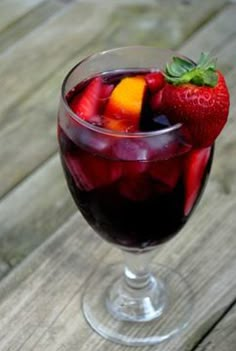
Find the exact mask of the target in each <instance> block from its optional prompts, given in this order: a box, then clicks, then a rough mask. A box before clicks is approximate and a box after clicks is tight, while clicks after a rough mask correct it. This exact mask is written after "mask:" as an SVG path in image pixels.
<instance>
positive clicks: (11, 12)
mask: <svg viewBox="0 0 236 351" xmlns="http://www.w3.org/2000/svg"><path fill="white" fill-rule="evenodd" d="M43 1H45V0H24V1H21V0H1V2H0V14H1V21H0V32H1V31H2V29H3V28H5V27H6V26H8V25H9V24H11V23H12V22H14V21H16V20H17V19H18V18H19V17H21V16H24V15H25V14H26V13H27V12H29V11H30V10H31V9H32V8H34V7H36V6H37V5H39V4H40V3H42V2H43Z"/></svg>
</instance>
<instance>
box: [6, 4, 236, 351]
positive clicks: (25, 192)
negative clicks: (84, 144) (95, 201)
mask: <svg viewBox="0 0 236 351" xmlns="http://www.w3.org/2000/svg"><path fill="white" fill-rule="evenodd" d="M235 18H236V4H234V2H233V1H231V2H230V1H225V0H202V1H201V0H199V1H193V0H192V1H191V0H182V1H175V0H173V1H168V0H167V1H166V0H159V1H158V0H156V1H155V0H136V1H135V0H120V1H119V0H114V1H113V0H106V1H99V0H97V1H91V0H84V1H69V0H68V1H66V0H64V1H63V0H46V1H45V0H1V1H0V82H1V85H0V89H1V94H0V95H1V100H0V101H1V103H0V126H1V129H0V159H1V169H0V195H1V201H0V277H1V281H0V351H29V350H34V351H39V350H40V351H49V350H50V351H56V350H57V351H59V350H60V351H65V350H68V351H75V350H76V351H78V350H80V351H83V350H86V351H89V350H94V349H96V350H97V351H98V350H102V351H103V350H112V351H116V350H128V349H129V348H128V347H122V346H119V345H116V344H112V343H110V342H108V341H104V340H103V339H102V338H101V337H100V336H98V335H97V334H96V333H94V332H93V331H92V330H91V329H90V328H89V327H88V325H87V323H86V322H85V320H84V318H83V316H82V313H81V311H80V295H81V291H82V289H83V286H84V283H85V282H86V281H87V279H88V278H89V277H90V276H91V275H92V274H93V273H94V270H95V269H96V268H97V267H102V266H105V265H107V264H108V263H109V262H113V261H115V260H118V259H119V257H120V256H119V255H120V254H119V252H117V251H118V250H115V249H113V248H111V247H110V246H109V245H108V244H107V243H105V242H103V241H102V240H101V239H100V238H99V237H98V236H97V235H95V234H94V233H93V232H92V230H91V229H90V228H89V227H88V225H87V224H86V223H85V221H84V220H83V219H82V217H81V216H80V214H79V213H78V211H77V209H76V207H75V205H74V203H73V201H72V199H71V197H70V195H69V192H68V190H67V187H66V185H65V180H64V177H63V174H62V170H61V166H60V163H59V158H58V153H57V141H56V114H57V106H58V101H59V90H60V85H61V82H62V79H63V78H64V76H65V74H66V73H67V71H68V70H69V68H71V67H72V66H73V65H74V64H75V63H76V62H78V61H79V60H80V59H81V58H83V57H85V56H87V55H88V54H89V53H92V52H96V51H98V50H103V49H107V48H111V47H115V46H122V45H129V44H146V45H147V44H148V45H156V46H160V47H170V48H175V49H176V48H177V49H179V51H181V52H182V53H184V54H186V55H188V56H190V57H192V58H196V57H197V56H198V54H199V52H200V51H211V52H212V53H214V54H215V55H216V56H217V57H218V60H219V66H220V68H221V69H222V70H223V72H224V73H225V75H226V77H227V81H228V84H229V87H230V90H231V97H232V98H231V112H230V120H229V122H228V125H227V127H226V128H225V129H224V132H223V133H222V134H221V136H220V137H219V139H218V141H217V147H216V154H215V161H214V165H213V169H212V173H211V177H210V180H209V183H208V186H207V189H206V191H205V194H204V197H203V199H202V201H201V205H200V206H199V208H198V209H197V211H196V212H195V214H194V216H193V217H192V219H191V220H190V222H189V224H188V225H187V226H186V227H185V228H184V230H183V231H182V233H181V235H179V236H177V237H176V238H175V239H173V240H171V241H170V242H169V243H167V244H166V245H164V246H163V247H161V248H160V249H159V252H157V257H156V259H155V260H157V261H159V262H161V263H164V264H165V263H168V265H170V266H173V267H176V268H177V269H178V270H179V271H180V272H181V273H182V274H183V275H184V276H185V277H186V278H187V279H188V280H189V282H190V284H191V285H192V287H193V290H194V294H195V299H196V306H195V310H194V315H193V320H192V322H191V326H190V328H189V329H187V330H186V331H185V332H184V333H183V334H181V336H179V337H176V338H173V339H171V341H170V342H168V343H164V344H161V345H159V346H155V347H150V348H149V347H143V348H142V350H149V349H150V350H151V349H152V350H162V351H167V350H168V351H174V350H175V351H178V350H181V351H187V350H188V351H190V350H191V351H193V350H197V351H203V350H204V351H212V350H219V351H226V350H227V351H235V350H236V303H235V302H236V167H235V166H236V161H235V159H236V158H235V156H236V137H235V135H236V134H235V130H236V120H235V118H234V117H235V116H234V114H235V112H236V100H235V98H234V96H235V93H236V22H235Z"/></svg>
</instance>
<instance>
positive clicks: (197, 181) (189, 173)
mask: <svg viewBox="0 0 236 351" xmlns="http://www.w3.org/2000/svg"><path fill="white" fill-rule="evenodd" d="M210 153H211V148H210V147H208V148H204V149H195V150H192V151H191V152H189V154H188V155H187V158H186V160H185V165H184V186H185V204H184V214H185V216H187V215H188V214H189V213H190V211H191V210H192V208H193V206H194V204H195V202H196V200H197V198H198V195H199V191H200V189H201V185H202V180H203V176H204V173H205V171H206V166H207V162H208V160H209V157H210Z"/></svg>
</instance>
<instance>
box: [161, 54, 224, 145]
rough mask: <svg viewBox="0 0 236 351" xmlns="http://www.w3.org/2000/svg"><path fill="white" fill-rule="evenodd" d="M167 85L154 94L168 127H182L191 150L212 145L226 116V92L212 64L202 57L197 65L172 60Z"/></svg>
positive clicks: (188, 61) (177, 59) (168, 68)
mask: <svg viewBox="0 0 236 351" xmlns="http://www.w3.org/2000/svg"><path fill="white" fill-rule="evenodd" d="M165 77H166V81H167V83H166V84H165V86H164V88H163V89H162V90H161V91H160V92H158V93H157V94H159V95H160V96H157V97H158V98H159V99H160V97H161V104H160V109H161V110H162V112H164V113H165V114H166V115H167V116H168V118H169V120H170V121H171V122H172V123H179V122H180V123H183V124H184V126H185V127H186V129H187V130H188V132H189V134H190V137H191V143H192V144H193V145H194V146H195V147H207V146H210V145H212V143H213V142H214V140H215V139H216V137H217V136H218V135H219V133H220V132H221V130H222V129H223V127H224V125H225V123H226V121H227V118H228V113H229V105H230V101H229V91H228V88H227V85H226V82H225V79H224V77H223V75H222V73H221V72H220V71H219V70H216V64H215V62H214V61H213V60H212V59H210V58H209V55H208V54H205V53H202V54H201V56H200V59H199V61H198V63H194V62H193V61H191V60H189V59H187V58H183V57H173V61H172V62H171V63H170V64H167V65H166V70H165Z"/></svg>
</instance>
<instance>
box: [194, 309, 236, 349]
mask: <svg viewBox="0 0 236 351" xmlns="http://www.w3.org/2000/svg"><path fill="white" fill-rule="evenodd" d="M235 329H236V306H234V308H232V309H231V310H230V311H229V312H228V313H227V314H226V315H225V316H224V318H223V319H222V320H221V321H220V323H219V324H218V325H217V326H216V327H215V328H214V330H213V331H212V333H210V334H209V335H208V336H207V337H206V339H205V340H204V341H203V342H202V343H201V344H200V345H199V347H198V348H197V349H196V351H217V350H220V351H235V346H236V333H235Z"/></svg>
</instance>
